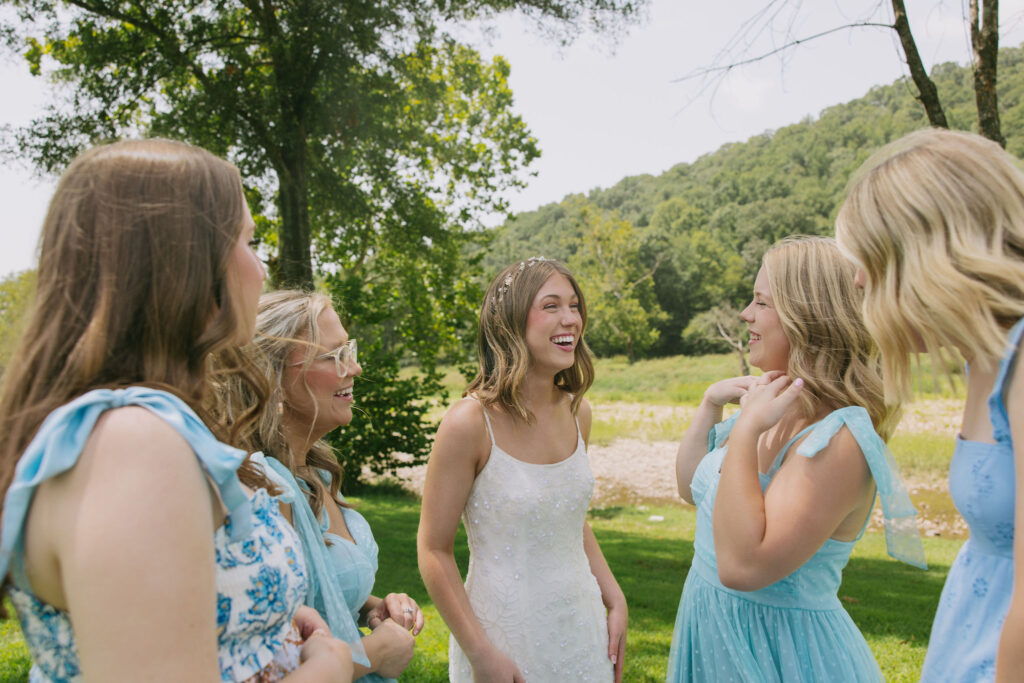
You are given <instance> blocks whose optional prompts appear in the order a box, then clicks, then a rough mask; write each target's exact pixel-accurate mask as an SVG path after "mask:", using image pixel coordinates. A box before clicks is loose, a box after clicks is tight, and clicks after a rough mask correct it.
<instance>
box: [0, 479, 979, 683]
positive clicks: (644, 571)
mask: <svg viewBox="0 0 1024 683" xmlns="http://www.w3.org/2000/svg"><path fill="white" fill-rule="evenodd" d="M352 500H353V502H355V503H356V504H357V505H358V506H359V509H360V511H361V512H362V513H363V514H364V515H366V517H367V519H368V520H369V521H370V523H371V525H372V526H373V529H374V533H375V534H376V536H377V541H378V543H379V544H380V558H381V559H380V571H379V572H378V574H377V586H376V589H375V593H377V594H378V595H380V594H384V593H387V592H406V593H409V594H410V595H412V596H413V597H414V598H415V599H416V600H417V601H418V602H419V603H420V604H421V605H422V606H423V608H424V612H425V614H426V617H427V623H426V627H425V628H424V630H423V633H422V634H421V635H420V636H419V638H418V643H417V653H416V657H415V658H414V659H413V661H412V664H411V665H410V666H409V669H408V670H407V672H406V674H405V675H404V676H402V680H403V681H416V682H419V681H424V682H432V681H437V682H439V683H440V682H442V681H446V680H447V679H448V675H447V671H448V670H447V659H448V629H447V628H446V627H445V625H444V622H443V621H442V620H441V618H440V616H439V615H438V613H437V610H436V609H435V608H434V607H433V605H431V604H430V598H429V597H428V596H427V592H426V590H425V589H424V587H423V584H422V582H421V581H420V578H419V572H418V571H417V568H416V526H417V524H418V523H419V501H418V500H417V499H416V498H414V497H411V496H409V495H403V494H399V493H393V492H389V491H387V490H384V491H379V490H378V491H371V492H369V493H367V494H364V495H363V497H361V498H358V499H352ZM651 515H661V516H663V517H664V521H661V522H652V521H649V517H650V516H651ZM590 518H591V525H592V526H593V527H594V533H595V534H596V535H597V538H598V540H599V541H600V543H601V547H602V549H603V550H604V553H605V556H606V557H607V559H608V563H609V564H610V565H611V567H612V570H613V571H614V572H615V576H616V577H617V578H618V580H619V583H620V584H621V585H622V589H623V591H624V592H625V594H626V598H627V600H628V601H629V608H630V624H629V626H630V630H629V636H628V647H627V651H626V669H625V676H624V680H626V681H629V682H630V683H633V682H634V681H663V680H664V675H665V666H666V664H667V661H668V651H669V646H670V643H671V639H672V626H673V624H674V622H675V613H676V607H677V605H678V601H679V593H680V591H681V590H682V586H683V579H684V578H685V576H686V572H687V570H688V569H689V566H690V560H691V558H692V555H693V545H692V541H693V536H694V527H695V523H696V521H695V515H694V513H693V510H692V508H685V507H683V506H682V505H680V506H674V507H652V508H645V507H611V508H604V509H598V510H593V511H592V512H591V515H590ZM924 543H925V552H926V554H927V556H928V562H929V564H930V565H931V569H929V570H928V571H926V572H924V571H920V570H918V569H914V568H913V567H909V566H906V565H903V564H901V563H898V562H896V561H894V560H891V559H889V558H888V557H887V556H886V554H885V539H884V537H883V535H882V534H881V533H869V534H868V535H867V536H866V537H865V538H864V539H863V540H862V541H861V543H860V544H859V545H858V546H857V549H856V551H855V552H854V555H853V558H852V559H851V561H850V564H849V566H848V567H847V569H846V572H845V580H844V582H843V585H842V588H841V589H840V593H839V594H840V596H841V598H842V599H843V602H844V604H845V607H846V608H847V609H848V610H849V612H850V615H851V616H852V617H853V619H854V621H855V622H856V623H857V625H858V626H859V627H860V629H861V631H863V633H864V635H865V637H866V638H867V640H868V643H869V644H870V645H871V649H872V650H873V651H874V653H875V657H876V658H877V659H878V663H879V665H880V666H881V667H882V672H883V674H884V675H885V677H886V679H887V680H889V681H916V680H917V678H918V676H919V673H920V670H921V664H922V662H923V661H924V652H925V646H926V644H927V642H928V632H929V629H930V628H931V619H932V615H933V614H934V613H935V607H936V605H937V603H938V599H939V593H940V591H941V589H942V582H943V581H944V580H945V577H946V573H947V571H948V569H949V565H950V564H951V563H952V561H953V557H954V556H955V554H956V551H957V549H958V548H959V546H960V542H959V541H950V540H941V539H932V538H926V539H925V540H924ZM456 548H457V551H456V559H457V561H458V562H459V565H460V567H462V568H463V571H464V570H465V567H466V562H467V557H468V551H467V550H466V541H465V535H464V534H463V533H462V532H461V530H460V533H459V538H458V540H457V541H456ZM28 666H29V660H28V654H27V652H26V650H25V646H24V643H23V641H22V640H21V636H20V633H19V630H18V627H17V623H16V621H14V620H10V621H6V622H0V681H11V682H14V681H26V680H27V678H28Z"/></svg>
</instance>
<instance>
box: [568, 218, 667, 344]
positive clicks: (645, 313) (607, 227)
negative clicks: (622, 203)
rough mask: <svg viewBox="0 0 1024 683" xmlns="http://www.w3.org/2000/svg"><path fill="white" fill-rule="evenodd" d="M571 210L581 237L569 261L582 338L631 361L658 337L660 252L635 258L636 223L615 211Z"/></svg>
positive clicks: (662, 317)
mask: <svg viewBox="0 0 1024 683" xmlns="http://www.w3.org/2000/svg"><path fill="white" fill-rule="evenodd" d="M577 216H578V220H579V225H580V228H581V232H582V241H581V242H580V244H579V248H578V250H577V251H576V253H575V254H574V255H573V256H571V257H570V258H569V267H570V268H571V269H572V270H573V272H574V274H575V275H576V277H577V278H578V280H579V283H580V287H581V288H582V289H583V293H584V295H585V296H586V298H587V317H588V321H589V322H588V332H587V341H588V342H589V343H590V345H591V346H592V347H593V348H594V351H595V352H597V353H604V354H607V353H625V354H626V357H627V358H628V359H629V362H630V363H632V362H633V361H635V360H636V357H637V355H638V354H640V353H643V352H644V351H646V350H647V349H648V348H650V347H651V346H653V345H654V344H655V343H656V342H657V341H658V335H659V331H658V329H657V327H656V324H657V323H658V322H660V321H662V320H664V319H665V318H666V315H665V312H664V311H662V310H661V308H660V307H659V306H658V303H657V300H656V299H655V296H654V287H653V280H652V278H653V276H654V273H655V272H657V270H658V266H660V265H661V263H662V261H663V260H664V259H665V257H666V254H664V253H663V252H662V253H658V254H655V255H654V256H653V258H652V259H651V260H649V261H647V262H644V261H643V260H641V258H640V249H639V239H638V238H639V235H638V231H637V229H636V228H635V227H634V226H633V224H632V223H629V222H628V221H624V220H622V219H621V218H619V217H618V215H617V214H615V213H611V214H606V213H604V212H602V211H600V210H597V209H594V208H593V207H590V206H586V205H583V206H581V207H580V209H579V210H578V213H577Z"/></svg>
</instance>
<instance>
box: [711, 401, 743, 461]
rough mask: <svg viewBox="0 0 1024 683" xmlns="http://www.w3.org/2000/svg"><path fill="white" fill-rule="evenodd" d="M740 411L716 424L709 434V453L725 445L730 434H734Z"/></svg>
mask: <svg viewBox="0 0 1024 683" xmlns="http://www.w3.org/2000/svg"><path fill="white" fill-rule="evenodd" d="M739 416H740V411H738V410H737V411H736V412H735V413H733V414H732V415H730V416H729V417H727V418H726V419H724V420H722V421H721V422H718V423H716V424H715V426H714V427H713V428H712V429H711V431H710V432H708V453H710V452H711V451H713V450H715V449H716V448H721V447H722V446H723V445H724V444H725V440H726V439H728V438H729V434H731V433H732V428H733V427H734V426H736V420H737V419H739Z"/></svg>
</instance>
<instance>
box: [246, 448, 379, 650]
mask: <svg viewBox="0 0 1024 683" xmlns="http://www.w3.org/2000/svg"><path fill="white" fill-rule="evenodd" d="M252 461H253V462H254V463H256V464H257V465H260V466H261V467H262V468H263V470H264V471H265V472H266V474H267V476H268V477H269V478H270V479H271V480H272V481H273V482H274V483H275V484H277V485H278V486H280V487H281V489H282V491H283V492H282V493H281V494H280V495H278V496H277V499H278V500H279V501H281V502H282V503H287V504H289V505H291V506H292V526H293V527H294V528H295V531H296V532H297V533H298V535H299V538H300V539H302V552H303V554H304V555H305V559H306V570H307V574H308V581H309V592H308V593H307V595H306V604H307V605H310V606H315V605H316V604H317V602H318V601H319V602H321V603H322V604H323V605H324V608H325V610H326V614H323V615H322V616H323V617H324V620H325V621H326V622H327V625H328V626H329V627H330V629H331V635H333V636H334V637H335V638H340V639H341V640H344V641H345V642H346V643H348V645H349V647H350V648H351V649H352V660H353V661H354V662H356V663H357V664H361V665H363V666H365V667H370V666H371V665H370V660H369V658H368V657H367V656H366V650H364V649H363V643H362V638H363V633H362V632H361V631H360V630H359V627H358V626H357V625H356V622H355V620H354V619H353V618H352V610H350V609H349V605H348V604H347V603H346V602H345V596H344V594H343V593H342V591H341V588H340V587H339V586H337V585H335V583H334V582H333V581H331V580H330V577H331V576H332V571H331V568H330V567H331V558H330V555H329V551H328V549H327V543H326V542H325V541H324V535H323V532H322V531H321V529H320V522H319V521H318V520H317V519H316V516H315V515H314V514H313V510H312V509H311V508H310V507H309V503H308V502H307V500H306V496H305V494H304V493H303V492H302V490H301V489H300V487H299V485H298V482H297V481H296V480H295V477H294V476H292V473H291V472H289V471H288V468H287V467H286V466H285V465H284V464H282V463H281V462H280V461H278V460H277V459H276V458H268V457H266V456H265V455H264V454H263V453H254V454H253V455H252ZM355 607H356V608H357V609H358V607H359V606H358V605H356V606H355Z"/></svg>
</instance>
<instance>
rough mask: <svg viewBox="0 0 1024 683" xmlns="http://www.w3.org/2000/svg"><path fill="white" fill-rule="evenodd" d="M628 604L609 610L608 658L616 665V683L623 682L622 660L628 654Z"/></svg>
mask: <svg viewBox="0 0 1024 683" xmlns="http://www.w3.org/2000/svg"><path fill="white" fill-rule="evenodd" d="M626 621H627V612H626V604H625V603H622V605H615V606H613V607H612V608H611V609H609V610H608V659H610V660H611V661H612V666H614V667H615V683H622V661H623V659H625V656H626Z"/></svg>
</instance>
